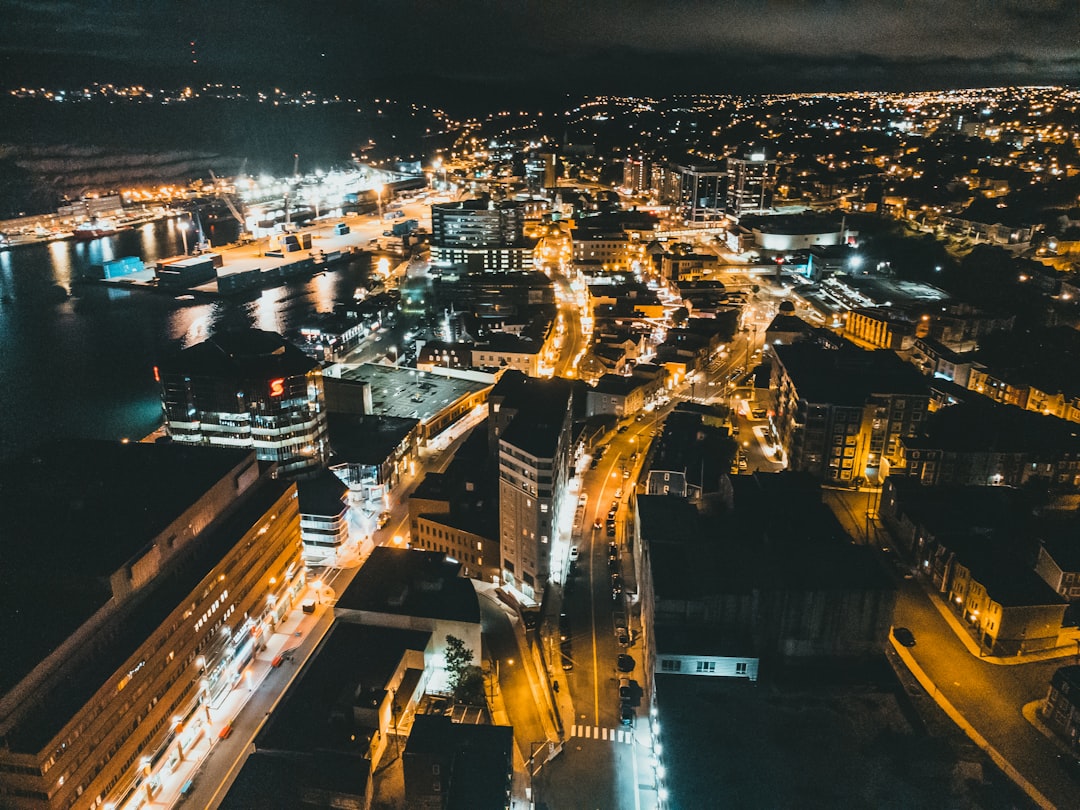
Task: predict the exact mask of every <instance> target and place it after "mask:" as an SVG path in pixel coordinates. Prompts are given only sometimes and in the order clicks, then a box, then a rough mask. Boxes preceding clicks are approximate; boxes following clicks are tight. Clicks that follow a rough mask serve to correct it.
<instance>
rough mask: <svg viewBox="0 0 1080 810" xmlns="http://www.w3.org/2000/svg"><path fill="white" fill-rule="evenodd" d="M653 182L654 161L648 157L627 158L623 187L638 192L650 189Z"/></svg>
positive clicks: (624, 166)
mask: <svg viewBox="0 0 1080 810" xmlns="http://www.w3.org/2000/svg"><path fill="white" fill-rule="evenodd" d="M651 182H652V161H651V160H649V159H648V158H647V157H636V158H627V159H626V161H625V162H624V163H623V188H625V189H627V190H629V191H632V192H634V193H635V194H636V193H640V192H642V191H648V190H649V186H650V185H651Z"/></svg>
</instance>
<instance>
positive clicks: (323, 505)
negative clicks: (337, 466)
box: [296, 467, 349, 517]
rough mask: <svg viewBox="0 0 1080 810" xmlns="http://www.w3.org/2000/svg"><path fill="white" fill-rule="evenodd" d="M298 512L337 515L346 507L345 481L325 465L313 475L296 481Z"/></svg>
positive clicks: (323, 515)
mask: <svg viewBox="0 0 1080 810" xmlns="http://www.w3.org/2000/svg"><path fill="white" fill-rule="evenodd" d="M296 492H297V497H298V498H299V506H300V514H302V515H319V516H322V517H338V516H340V515H342V514H344V513H345V510H346V509H347V508H348V507H347V506H346V504H345V496H346V495H348V493H349V488H348V487H347V486H346V485H345V482H344V481H342V480H341V479H340V478H338V477H337V476H336V475H334V474H333V473H332V472H330V471H329V470H328V469H326V468H325V467H323V468H321V469H319V471H318V472H316V473H315V474H314V475H311V476H307V477H305V478H303V479H301V480H299V481H297V482H296Z"/></svg>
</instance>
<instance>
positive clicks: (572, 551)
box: [570, 546, 580, 562]
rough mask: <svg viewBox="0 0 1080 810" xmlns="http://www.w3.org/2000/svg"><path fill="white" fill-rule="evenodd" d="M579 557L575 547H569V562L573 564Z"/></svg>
mask: <svg viewBox="0 0 1080 810" xmlns="http://www.w3.org/2000/svg"><path fill="white" fill-rule="evenodd" d="M579 556H580V553H579V552H578V547H577V546H570V562H573V561H574V560H576V559H577V558H578V557H579Z"/></svg>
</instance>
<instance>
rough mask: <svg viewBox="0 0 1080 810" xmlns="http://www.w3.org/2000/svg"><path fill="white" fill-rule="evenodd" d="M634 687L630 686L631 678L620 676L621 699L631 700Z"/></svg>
mask: <svg viewBox="0 0 1080 810" xmlns="http://www.w3.org/2000/svg"><path fill="white" fill-rule="evenodd" d="M633 694H634V692H633V689H632V688H631V687H630V679H629V678H627V677H625V676H623V677H620V678H619V698H620V699H621V700H624V701H626V700H629V699H630V698H631V697H632V696H633Z"/></svg>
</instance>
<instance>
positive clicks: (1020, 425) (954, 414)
mask: <svg viewBox="0 0 1080 810" xmlns="http://www.w3.org/2000/svg"><path fill="white" fill-rule="evenodd" d="M904 445H905V446H906V447H909V448H916V449H935V450H951V451H954V452H969V453H972V452H997V453H1034V454H1045V455H1047V456H1051V457H1055V458H1056V457H1060V456H1064V455H1068V454H1072V453H1080V425H1077V424H1076V423H1075V422H1067V421H1065V420H1064V419H1058V418H1057V417H1056V416H1044V415H1042V414H1039V413H1035V412H1034V411H1026V410H1024V409H1023V408H1017V407H1015V406H1012V405H998V404H997V403H995V402H993V401H990V400H970V401H968V402H962V403H959V404H957V405H950V406H949V407H947V408H941V409H939V410H938V411H935V412H934V413H932V414H931V415H930V417H929V418H928V419H927V421H926V422H925V423H924V428H923V433H922V435H920V436H915V437H912V438H907V439H904Z"/></svg>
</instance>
